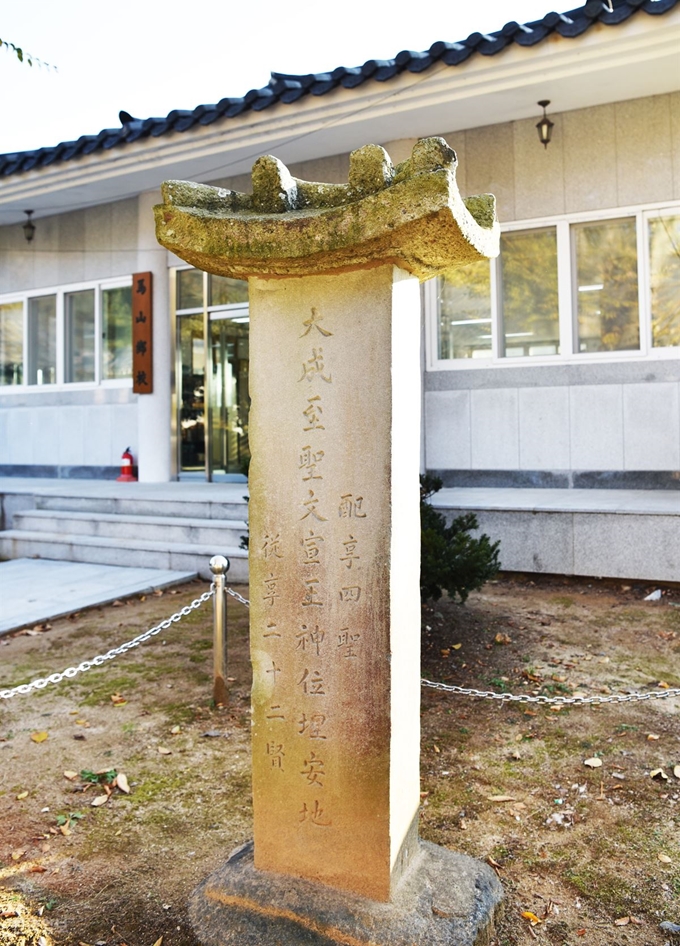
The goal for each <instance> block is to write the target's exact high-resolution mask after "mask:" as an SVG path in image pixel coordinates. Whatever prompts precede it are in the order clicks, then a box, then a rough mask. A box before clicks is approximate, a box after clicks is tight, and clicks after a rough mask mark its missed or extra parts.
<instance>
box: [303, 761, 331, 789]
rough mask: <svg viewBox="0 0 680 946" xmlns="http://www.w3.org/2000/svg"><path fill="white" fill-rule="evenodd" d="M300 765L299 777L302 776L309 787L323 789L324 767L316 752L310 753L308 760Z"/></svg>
mask: <svg viewBox="0 0 680 946" xmlns="http://www.w3.org/2000/svg"><path fill="white" fill-rule="evenodd" d="M302 765H303V768H302V771H301V772H300V775H302V776H304V778H305V779H306V780H307V781H308V782H309V784H310V785H318V786H319V788H323V780H324V779H325V777H326V766H325V763H324V761H323V759H320V758H319V756H317V754H316V752H310V753H309V758H308V759H305V760H304V762H303V763H302Z"/></svg>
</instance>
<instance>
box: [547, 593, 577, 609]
mask: <svg viewBox="0 0 680 946" xmlns="http://www.w3.org/2000/svg"><path fill="white" fill-rule="evenodd" d="M549 601H550V603H551V604H556V605H559V607H560V608H571V607H573V606H574V599H573V598H570V597H569V595H553V596H552V597H551V598H549Z"/></svg>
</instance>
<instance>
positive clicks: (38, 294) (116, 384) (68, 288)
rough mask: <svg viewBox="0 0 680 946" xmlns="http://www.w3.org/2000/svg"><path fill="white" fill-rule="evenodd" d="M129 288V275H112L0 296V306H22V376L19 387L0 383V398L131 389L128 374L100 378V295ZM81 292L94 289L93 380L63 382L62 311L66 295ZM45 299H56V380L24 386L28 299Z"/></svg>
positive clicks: (65, 345)
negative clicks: (33, 394) (125, 376)
mask: <svg viewBox="0 0 680 946" xmlns="http://www.w3.org/2000/svg"><path fill="white" fill-rule="evenodd" d="M128 286H129V287H132V276H131V275H130V276H115V277H111V278H108V279H97V280H87V281H86V282H85V281H84V282H78V283H69V284H67V285H60V286H49V287H48V286H41V287H40V288H37V289H25V290H23V291H21V292H12V293H6V294H3V295H2V296H0V303H2V304H3V305H4V304H8V303H12V302H21V303H22V306H23V313H22V319H23V334H22V338H23V377H24V381H23V383H22V384H2V383H1V382H0V395H2V394H14V393H17V394H18V393H21V394H25V393H31V392H43V393H44V392H45V391H46V390H50V391H83V390H85V391H88V390H93V389H95V388H99V387H106V388H131V387H132V375H131V376H130V377H129V378H104V377H103V370H102V369H103V365H102V357H103V344H102V332H103V330H104V329H103V323H102V293H103V292H104V291H105V290H107V289H123V288H127V287H128ZM85 290H94V332H95V348H94V359H95V377H94V380H93V381H67V380H66V359H67V354H68V339H67V338H66V327H67V326H66V312H65V304H66V303H65V298H66V296H67V295H69V294H70V293H74V292H82V291H85ZM46 296H55V297H56V334H57V339H56V345H57V358H56V362H57V364H56V367H57V378H56V381H55V383H54V384H28V383H27V382H26V380H25V379H26V378H27V377H28V368H29V334H30V333H29V324H28V323H29V317H28V312H29V300H30V299H38V298H44V297H46Z"/></svg>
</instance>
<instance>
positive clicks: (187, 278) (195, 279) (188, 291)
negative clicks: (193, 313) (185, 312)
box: [177, 269, 203, 309]
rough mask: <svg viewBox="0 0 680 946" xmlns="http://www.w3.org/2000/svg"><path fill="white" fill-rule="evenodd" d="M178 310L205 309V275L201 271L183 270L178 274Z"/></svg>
mask: <svg viewBox="0 0 680 946" xmlns="http://www.w3.org/2000/svg"><path fill="white" fill-rule="evenodd" d="M177 308H178V309H202V308H203V273H202V272H201V270H200V269H181V270H180V271H179V272H178V273H177Z"/></svg>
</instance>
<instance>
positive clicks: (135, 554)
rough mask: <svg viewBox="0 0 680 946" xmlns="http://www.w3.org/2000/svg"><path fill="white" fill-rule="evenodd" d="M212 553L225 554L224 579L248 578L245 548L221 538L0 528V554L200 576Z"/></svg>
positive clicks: (207, 574) (206, 569) (206, 573)
mask: <svg viewBox="0 0 680 946" xmlns="http://www.w3.org/2000/svg"><path fill="white" fill-rule="evenodd" d="M213 555H226V557H227V558H228V559H229V561H230V564H231V567H230V569H229V573H228V575H227V581H228V582H247V581H248V552H247V551H246V550H245V549H240V548H236V547H234V546H228V545H226V544H223V543H222V542H219V541H217V542H214V543H211V544H210V545H193V544H190V543H186V542H161V541H153V540H150V539H124V540H121V539H116V538H107V537H103V536H89V535H77V534H76V535H74V534H69V533H52V532H38V531H24V530H20V529H9V530H7V531H5V532H0V558H8V559H14V558H46V559H55V560H60V561H65V562H92V563H95V564H98V563H99V564H104V565H128V566H136V567H145V568H168V569H172V570H174V571H195V572H197V573H198V574H199V575H200V576H201V578H208V579H209V578H212V573H211V571H210V567H209V564H208V563H209V561H210V558H211V557H212V556H213Z"/></svg>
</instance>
